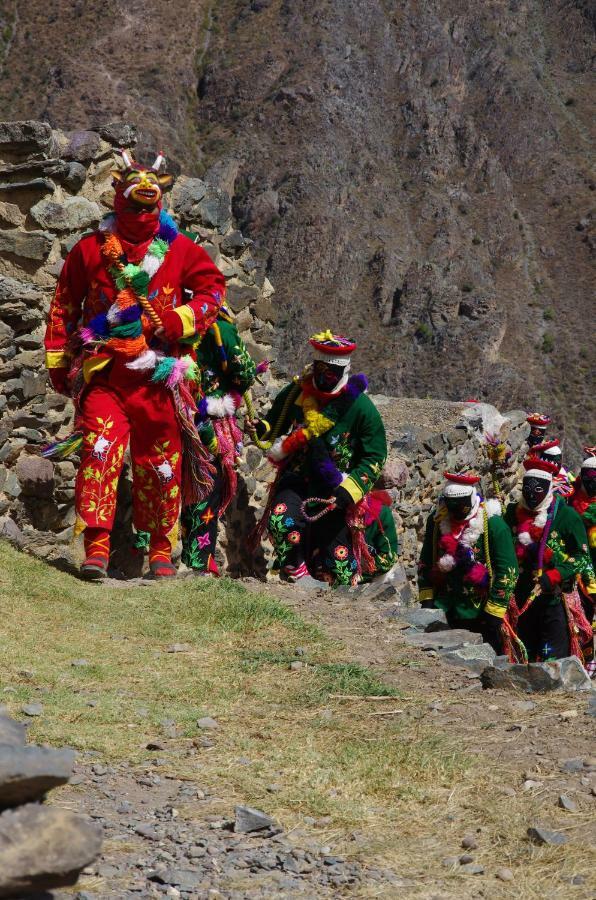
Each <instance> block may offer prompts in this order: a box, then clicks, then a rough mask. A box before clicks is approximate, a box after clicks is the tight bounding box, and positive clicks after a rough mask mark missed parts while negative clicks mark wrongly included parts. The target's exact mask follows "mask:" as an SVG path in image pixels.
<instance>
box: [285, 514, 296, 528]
mask: <svg viewBox="0 0 596 900" xmlns="http://www.w3.org/2000/svg"><path fill="white" fill-rule="evenodd" d="M293 524H294V520H293V518H292V517H291V516H288V517H287V518H286V519H284V525H287V526H288V528H291V527H292V525H293Z"/></svg>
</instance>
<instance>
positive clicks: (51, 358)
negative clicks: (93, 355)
mask: <svg viewBox="0 0 596 900" xmlns="http://www.w3.org/2000/svg"><path fill="white" fill-rule="evenodd" d="M69 366H70V356H69V355H68V353H67V352H66V351H65V350H46V369H68V367H69Z"/></svg>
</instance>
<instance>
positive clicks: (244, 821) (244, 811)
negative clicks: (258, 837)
mask: <svg viewBox="0 0 596 900" xmlns="http://www.w3.org/2000/svg"><path fill="white" fill-rule="evenodd" d="M274 825H275V822H274V820H273V819H272V818H271V817H270V816H268V815H267V813H264V812H262V811H261V810H260V809H253V807H252V806H237V807H236V809H235V819H234V831H236V832H239V833H242V834H250V832H252V831H263V829H265V828H271V827H272V826H274Z"/></svg>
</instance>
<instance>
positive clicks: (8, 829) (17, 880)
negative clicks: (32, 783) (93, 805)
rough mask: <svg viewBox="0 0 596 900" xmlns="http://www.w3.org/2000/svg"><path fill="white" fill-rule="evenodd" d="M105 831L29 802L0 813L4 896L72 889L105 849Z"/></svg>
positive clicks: (0, 881)
mask: <svg viewBox="0 0 596 900" xmlns="http://www.w3.org/2000/svg"><path fill="white" fill-rule="evenodd" d="M101 840H102V838H101V828H100V826H99V825H97V824H95V823H94V822H91V821H90V820H89V819H87V818H85V817H83V816H79V815H77V814H76V813H74V812H72V811H71V810H68V809H58V808H57V807H52V806H40V805H39V804H37V803H28V804H26V805H25V806H21V807H19V808H18V809H15V810H7V811H6V812H4V813H2V815H0V897H11V898H14V897H20V896H23V895H27V894H36V893H38V892H40V891H44V890H52V889H53V888H59V887H70V886H72V885H73V884H76V881H77V879H78V877H79V874H80V872H81V870H82V869H84V868H85V866H88V865H89V864H90V863H91V862H93V860H94V859H95V858H96V857H97V855H98V853H99V851H100V849H101Z"/></svg>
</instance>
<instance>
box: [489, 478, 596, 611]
mask: <svg viewBox="0 0 596 900" xmlns="http://www.w3.org/2000/svg"><path fill="white" fill-rule="evenodd" d="M555 503H556V504H557V506H556V510H555V514H554V519H553V523H552V525H551V528H550V531H549V534H548V538H547V542H546V546H547V547H548V548H549V549H550V550H551V551H552V557H551V559H550V561H549V562H548V563H545V566H544V569H545V571H547V570H549V569H555V570H556V571H557V572H558V573H559V576H560V584H561V589H562V590H563V591H565V592H567V591H571V590H572V589H573V585H574V582H575V579H576V577H577V576H581V577H582V580H584V579H585V580H586V582H588V581H590V578H591V577H592V578H593V574H592V575H591V574H590V573H591V572H592V573H593V570H592V560H591V558H590V551H589V549H588V536H587V534H586V529H585V528H584V523H583V522H582V518H581V516H580V515H579V513H577V512H576V511H575V510H574V509H573V508H572V507H570V506H567V505H566V503H565V502H564V500H563V499H562V498H560V497H558V496H557V495H555ZM516 509H517V503H510V504H509V505H508V507H507V509H506V511H505V521H506V522H507V525H508V526H509V528H510V530H511V533H512V534H513V535H514V537H515V535H516V533H517V517H516V514H515V511H516ZM537 565H538V560H537V554H536V553H535V555H534V559H533V560H530V562H529V563H528V562H526V563H524V562H522V563H521V564H520V573H519V579H518V582H517V587H516V589H515V598H516V600H517V604H518V606H519V605H520V603H523V602H524V601H525V600H527V598H528V597H529V596H530V593H531V592H532V589H533V587H534V584H535V580H536V566H537ZM544 597H545V599H546V602H547V603H549V604H550V605H551V606H554V605H556V604H557V603H558V602H559V598H558V596H557V594H556V593H554V592H553V593H548V594H544Z"/></svg>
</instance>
